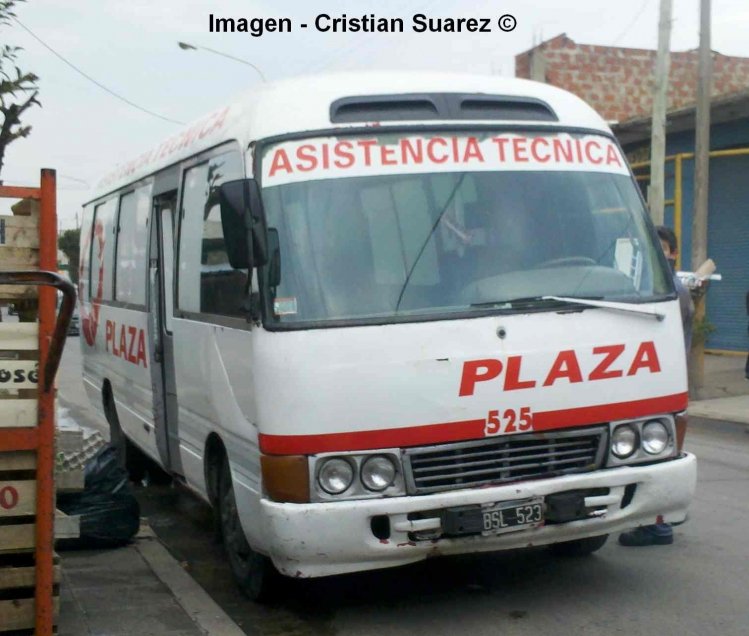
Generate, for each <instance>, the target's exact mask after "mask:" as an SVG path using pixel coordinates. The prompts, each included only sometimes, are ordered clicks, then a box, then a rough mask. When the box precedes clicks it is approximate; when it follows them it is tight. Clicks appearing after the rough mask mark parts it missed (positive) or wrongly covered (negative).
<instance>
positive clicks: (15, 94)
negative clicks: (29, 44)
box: [0, 0, 41, 183]
mask: <svg viewBox="0 0 749 636" xmlns="http://www.w3.org/2000/svg"><path fill="white" fill-rule="evenodd" d="M24 1H25V0H0V26H5V27H8V26H11V24H12V19H13V18H14V17H15V15H16V14H15V13H14V7H15V5H16V3H17V2H24ZM20 50H21V47H19V46H10V45H8V44H3V45H2V46H0V113H1V114H2V116H3V121H2V125H0V173H1V172H2V170H3V160H4V158H5V150H6V148H7V147H8V146H9V145H10V144H11V143H13V142H14V141H15V140H16V139H21V138H23V137H28V136H29V133H30V132H31V126H24V125H22V124H21V116H22V115H23V114H24V112H25V111H26V110H28V109H29V108H31V107H32V106H33V105H34V104H37V105H39V106H41V103H40V102H39V100H38V99H37V98H36V97H37V95H38V94H39V88H38V86H37V82H38V81H39V78H38V77H37V76H36V75H34V73H26V72H24V71H22V70H21V69H20V68H19V67H18V66H17V65H16V58H17V57H18V52H19V51H20ZM0 183H1V182H0Z"/></svg>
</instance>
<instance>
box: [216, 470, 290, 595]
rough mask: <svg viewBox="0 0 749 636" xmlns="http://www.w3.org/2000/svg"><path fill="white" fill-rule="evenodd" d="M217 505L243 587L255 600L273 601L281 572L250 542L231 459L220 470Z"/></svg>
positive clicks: (233, 566) (236, 576)
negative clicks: (239, 506) (242, 516)
mask: <svg viewBox="0 0 749 636" xmlns="http://www.w3.org/2000/svg"><path fill="white" fill-rule="evenodd" d="M217 505H218V516H219V525H220V529H221V540H222V541H223V544H224V551H225V552H226V556H227V559H228V560H229V566H230V567H231V571H232V574H233V575H234V579H235V580H236V582H237V585H238V586H239V589H240V590H241V591H242V593H243V594H244V595H245V596H246V597H247V598H249V599H250V600H252V601H257V602H259V603H263V602H267V601H269V600H271V599H272V598H273V597H274V596H275V594H276V592H277V589H278V584H279V582H280V578H281V575H280V574H279V573H278V571H277V570H276V568H275V567H274V566H273V563H272V562H271V560H270V559H269V558H268V557H266V556H263V555H262V554H258V553H257V552H255V551H254V550H253V549H252V548H251V547H250V544H249V543H248V542H247V537H245V534H244V530H243V529H242V524H241V523H240V521H239V512H238V510H237V502H236V498H235V497H234V485H233V483H232V479H231V470H230V469H229V460H228V459H227V458H224V459H223V461H222V464H221V470H220V473H219V484H218V501H217Z"/></svg>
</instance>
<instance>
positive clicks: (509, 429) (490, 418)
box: [484, 406, 533, 436]
mask: <svg viewBox="0 0 749 636" xmlns="http://www.w3.org/2000/svg"><path fill="white" fill-rule="evenodd" d="M532 429H533V414H532V413H531V409H530V407H529V406H524V407H523V408H521V409H520V412H519V413H518V412H517V411H516V410H515V409H507V410H505V411H504V413H502V412H501V411H489V414H488V415H487V416H486V424H485V425H484V435H487V436H488V435H501V434H502V433H516V432H518V431H530V430H532Z"/></svg>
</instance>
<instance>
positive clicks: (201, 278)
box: [178, 150, 247, 316]
mask: <svg viewBox="0 0 749 636" xmlns="http://www.w3.org/2000/svg"><path fill="white" fill-rule="evenodd" d="M241 178H242V159H241V156H240V154H239V152H237V151H234V150H232V151H230V152H226V153H223V154H220V155H216V156H215V157H212V158H211V159H210V160H209V161H207V162H205V163H201V164H199V165H197V166H194V167H192V168H190V169H189V170H187V171H186V172H185V177H184V189H183V200H182V227H181V237H180V248H179V281H178V291H179V307H180V309H183V310H185V311H192V312H197V313H202V314H214V315H219V316H243V315H244V313H245V312H244V311H243V310H242V304H243V302H244V298H245V289H246V287H247V272H246V271H242V270H235V269H233V268H232V266H231V265H230V264H229V259H228V257H227V255H226V246H225V244H224V233H223V227H222V225H221V213H220V210H219V205H218V186H219V185H221V184H222V183H223V182H224V181H232V180H234V179H241Z"/></svg>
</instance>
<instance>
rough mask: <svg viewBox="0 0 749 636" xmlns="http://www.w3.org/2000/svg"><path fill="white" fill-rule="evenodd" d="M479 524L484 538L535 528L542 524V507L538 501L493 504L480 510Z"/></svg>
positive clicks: (541, 503)
mask: <svg viewBox="0 0 749 636" xmlns="http://www.w3.org/2000/svg"><path fill="white" fill-rule="evenodd" d="M481 522H482V530H481V534H483V535H485V536H486V535H494V534H501V533H503V532H512V531H513V530H523V529H525V528H535V527H537V526H540V525H542V524H543V522H544V505H543V502H542V501H541V500H540V499H538V500H536V499H532V500H528V501H524V502H520V503H518V502H504V503H500V504H495V505H493V506H491V507H487V508H483V509H482V510H481Z"/></svg>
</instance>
